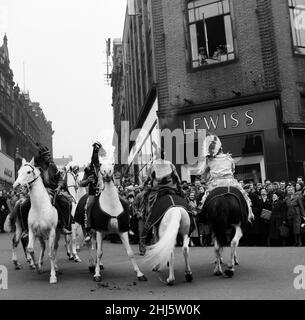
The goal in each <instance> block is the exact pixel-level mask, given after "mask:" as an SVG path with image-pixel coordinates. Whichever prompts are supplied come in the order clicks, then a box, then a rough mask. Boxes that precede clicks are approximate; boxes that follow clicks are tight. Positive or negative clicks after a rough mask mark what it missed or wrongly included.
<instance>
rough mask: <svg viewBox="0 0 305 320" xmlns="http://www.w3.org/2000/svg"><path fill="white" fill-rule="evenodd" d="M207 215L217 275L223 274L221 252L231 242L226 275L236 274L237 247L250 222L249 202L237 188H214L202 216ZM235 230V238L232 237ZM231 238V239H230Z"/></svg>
mask: <svg viewBox="0 0 305 320" xmlns="http://www.w3.org/2000/svg"><path fill="white" fill-rule="evenodd" d="M203 217H205V219H207V221H208V223H209V224H210V225H211V227H212V231H213V235H214V246H215V255H216V262H215V264H216V265H215V269H214V274H215V275H216V276H219V275H222V274H223V273H222V268H221V262H222V260H221V259H222V258H221V254H222V251H223V247H224V246H225V245H226V244H228V242H230V245H231V257H230V262H229V264H228V267H227V269H226V270H225V275H226V276H227V277H232V276H233V275H234V266H235V265H237V264H238V262H237V258H236V249H237V247H238V244H239V241H240V239H241V237H242V236H243V232H244V230H245V227H246V224H247V222H248V209H247V203H246V201H245V199H244V197H243V195H242V194H241V192H240V191H239V190H238V189H236V188H232V187H230V188H228V187H219V188H216V189H214V190H213V191H212V192H211V193H210V194H209V196H208V197H207V199H206V202H205V205H204V207H203V210H202V213H201V215H200V218H201V219H202V218H203ZM232 231H233V234H234V236H233V238H232V237H230V235H232ZM230 240H231V241H230Z"/></svg>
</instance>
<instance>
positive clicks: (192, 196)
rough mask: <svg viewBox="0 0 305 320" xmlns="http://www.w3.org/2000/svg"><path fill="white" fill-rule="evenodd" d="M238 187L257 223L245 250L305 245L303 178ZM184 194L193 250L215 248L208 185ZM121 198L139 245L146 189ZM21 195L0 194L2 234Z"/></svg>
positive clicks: (130, 189)
mask: <svg viewBox="0 0 305 320" xmlns="http://www.w3.org/2000/svg"><path fill="white" fill-rule="evenodd" d="M239 183H240V184H241V185H242V186H243V188H244V189H245V190H246V192H247V193H248V195H249V197H250V199H251V201H252V210H253V213H254V216H255V219H254V221H253V222H252V223H249V224H248V226H247V229H246V231H245V233H244V236H243V238H242V240H241V245H246V246H304V245H305V211H304V207H305V185H304V179H303V177H298V178H297V179H296V180H295V181H290V182H288V183H287V182H286V181H279V182H277V181H275V182H271V181H270V180H265V181H264V183H254V182H252V181H250V182H247V183H244V181H242V180H239ZM181 187H182V190H183V193H184V195H185V197H186V199H187V200H188V203H189V208H190V211H191V213H192V219H193V221H194V224H195V229H194V231H193V232H192V234H191V235H190V236H191V242H190V245H191V246H210V245H212V234H211V228H210V226H209V225H208V224H204V223H199V221H198V214H199V213H200V212H201V211H202V206H203V204H202V198H203V196H204V194H205V184H204V183H203V182H202V181H200V179H199V178H198V179H196V180H195V181H194V183H188V182H186V181H182V184H181ZM118 192H119V194H120V196H121V197H123V198H125V199H126V200H127V201H128V202H129V206H130V212H131V221H130V224H131V231H130V237H131V240H132V242H134V243H138V242H139V233H141V230H142V229H143V210H142V209H141V208H143V206H142V202H143V192H144V190H143V186H139V185H137V184H130V183H129V184H126V185H125V186H118ZM21 196H22V195H21ZM19 197H20V195H18V194H16V192H15V191H13V190H9V191H7V190H0V232H4V231H3V225H4V222H5V219H6V217H7V215H8V214H9V213H10V212H11V211H12V210H13V208H14V206H15V203H16V201H17V200H18V199H19Z"/></svg>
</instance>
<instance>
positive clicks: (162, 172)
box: [141, 157, 189, 242]
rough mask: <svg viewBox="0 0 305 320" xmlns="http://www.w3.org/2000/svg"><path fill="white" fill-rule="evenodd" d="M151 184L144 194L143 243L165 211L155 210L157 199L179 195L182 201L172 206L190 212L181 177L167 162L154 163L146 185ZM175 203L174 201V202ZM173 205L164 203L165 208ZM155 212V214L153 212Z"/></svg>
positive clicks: (157, 160) (161, 160)
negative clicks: (177, 206)
mask: <svg viewBox="0 0 305 320" xmlns="http://www.w3.org/2000/svg"><path fill="white" fill-rule="evenodd" d="M147 182H148V183H149V185H150V186H149V188H147V191H146V193H145V194H144V202H143V205H144V206H145V209H146V210H144V212H145V211H146V214H145V219H144V220H145V223H144V232H143V236H142V237H141V238H143V239H141V241H142V242H144V241H145V238H146V236H147V233H148V231H149V230H150V229H151V227H152V226H153V225H155V223H156V222H157V221H158V220H159V221H160V218H161V217H162V216H159V215H161V214H162V213H164V212H165V210H161V211H160V210H153V207H154V205H155V203H156V201H157V199H159V198H161V197H163V196H165V195H177V196H179V197H178V198H180V199H181V200H180V201H179V202H181V203H179V204H175V203H173V204H172V205H180V206H184V207H185V208H186V209H187V211H188V209H189V208H188V205H187V202H186V201H185V199H184V194H183V191H182V188H181V181H180V177H179V175H178V173H177V171H176V167H175V166H174V165H173V164H172V163H171V162H170V161H167V160H163V159H161V157H159V159H156V160H154V161H153V162H152V164H151V167H150V169H149V174H148V179H147V181H146V183H147ZM172 201H173V200H172ZM167 205H169V206H170V205H171V204H168V203H165V202H164V206H167ZM153 211H154V212H153Z"/></svg>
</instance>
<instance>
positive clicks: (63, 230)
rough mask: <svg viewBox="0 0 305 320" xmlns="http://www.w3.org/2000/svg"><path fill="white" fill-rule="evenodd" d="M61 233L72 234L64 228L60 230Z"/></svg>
mask: <svg viewBox="0 0 305 320" xmlns="http://www.w3.org/2000/svg"><path fill="white" fill-rule="evenodd" d="M62 232H63V234H65V235H69V234H72V231H69V230H68V229H66V228H62Z"/></svg>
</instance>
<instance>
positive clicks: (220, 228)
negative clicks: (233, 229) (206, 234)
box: [208, 198, 229, 247]
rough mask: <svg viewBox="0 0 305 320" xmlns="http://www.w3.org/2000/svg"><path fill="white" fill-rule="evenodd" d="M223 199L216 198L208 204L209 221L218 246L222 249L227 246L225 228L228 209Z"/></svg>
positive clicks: (226, 226)
mask: <svg viewBox="0 0 305 320" xmlns="http://www.w3.org/2000/svg"><path fill="white" fill-rule="evenodd" d="M225 203H226V202H225V201H224V199H221V198H217V199H215V200H214V201H213V203H211V204H210V208H209V211H208V212H209V220H210V223H211V226H212V230H213V232H214V236H215V238H216V240H217V242H218V244H219V246H221V247H223V246H225V245H226V244H227V241H228V240H227V233H226V231H227V228H228V218H229V208H228V206H227V205H226V204H225Z"/></svg>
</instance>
